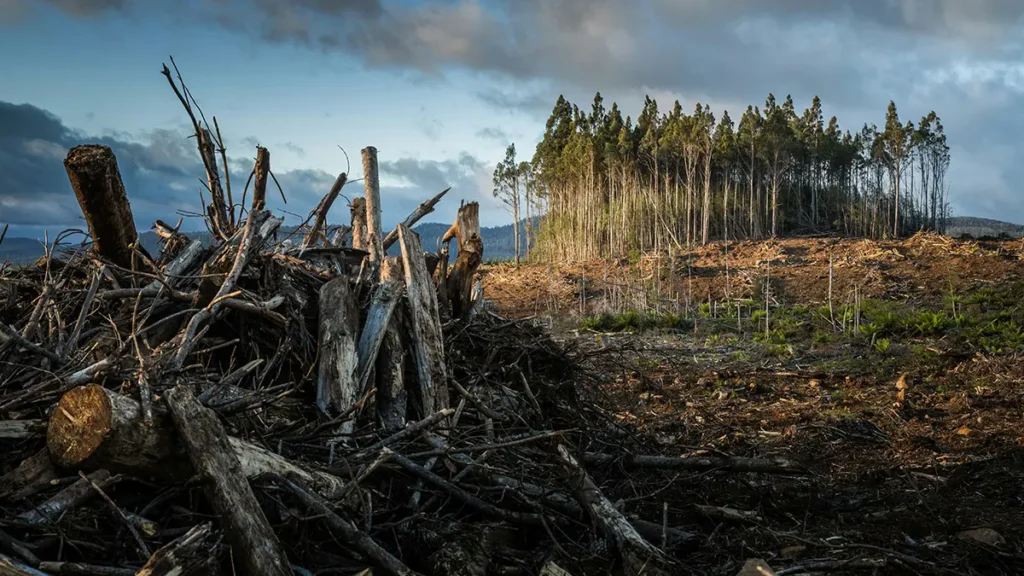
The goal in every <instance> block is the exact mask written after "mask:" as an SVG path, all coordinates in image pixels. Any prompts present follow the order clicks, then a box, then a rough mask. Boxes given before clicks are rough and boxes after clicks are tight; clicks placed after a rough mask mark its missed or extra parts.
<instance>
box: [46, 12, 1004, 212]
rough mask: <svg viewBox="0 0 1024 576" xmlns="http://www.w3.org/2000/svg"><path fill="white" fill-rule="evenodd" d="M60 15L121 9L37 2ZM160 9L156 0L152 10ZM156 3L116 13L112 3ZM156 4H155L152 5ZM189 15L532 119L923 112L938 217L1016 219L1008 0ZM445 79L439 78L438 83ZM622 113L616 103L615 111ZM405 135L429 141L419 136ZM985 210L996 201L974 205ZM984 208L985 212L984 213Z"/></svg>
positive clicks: (859, 118) (846, 118)
mask: <svg viewBox="0 0 1024 576" xmlns="http://www.w3.org/2000/svg"><path fill="white" fill-rule="evenodd" d="M49 1H50V3H51V4H53V5H55V6H57V7H58V8H60V9H63V10H66V11H68V12H69V13H70V14H73V15H75V16H86V15H90V14H100V13H103V11H105V10H111V9H126V8H125V5H126V4H128V3H129V2H130V0H120V1H118V0H107V1H103V0H49ZM169 1H170V0H161V2H164V3H166V2H169ZM150 3H152V4H157V3H159V2H158V1H157V0H148V1H147V2H143V1H142V0H134V3H131V4H130V6H131V7H132V8H134V9H136V10H137V11H138V10H141V9H142V7H143V6H150V5H151V4H150ZM168 5H169V4H168ZM187 6H190V7H197V6H198V7H199V12H197V14H196V16H197V18H201V17H205V18H212V19H213V21H215V22H217V23H219V24H220V25H222V26H225V27H227V28H229V29H230V30H233V31H236V32H239V33H242V34H248V35H250V36H253V37H258V38H262V39H265V40H268V41H271V42H279V43H287V44H293V45H300V46H306V47H309V48H312V49H316V50H321V51H332V52H339V53H343V54H345V55H347V56H349V57H352V58H354V59H356V60H358V61H360V62H362V63H363V64H364V65H365V66H367V67H370V68H376V69H384V70H396V71H402V72H406V73H408V72H411V73H416V74H420V75H423V76H428V77H431V78H435V79H436V78H443V77H445V76H446V75H448V74H449V73H450V72H453V71H458V72H459V73H460V77H465V74H464V73H465V72H469V73H470V76H473V77H475V78H476V79H477V80H482V86H483V87H480V84H478V85H477V86H474V87H472V88H470V90H472V91H473V92H474V93H475V94H476V95H477V97H478V98H479V99H480V100H481V101H482V102H484V103H485V104H487V105H488V106H489V107H491V108H493V109H495V110H496V111H497V112H499V113H501V112H504V113H508V114H514V115H515V114H517V115H526V116H527V117H529V118H532V119H534V120H536V121H537V122H538V130H537V132H538V133H539V132H540V122H543V120H544V119H545V118H546V117H547V115H548V114H549V113H550V111H551V107H552V105H553V104H554V100H555V98H556V97H557V96H558V94H560V93H564V94H565V95H566V96H567V97H568V98H569V99H570V100H571V101H573V102H576V103H577V104H579V105H581V106H586V107H589V104H590V98H591V97H592V95H593V93H594V92H595V91H598V90H600V91H601V92H602V93H603V94H604V96H605V100H606V103H610V102H611V101H613V100H616V101H618V102H619V103H620V106H621V107H622V108H623V112H624V114H630V113H632V114H633V115H634V116H635V114H636V113H637V112H638V108H639V106H640V104H641V103H642V101H643V98H642V97H643V94H645V93H647V94H652V95H653V94H656V95H658V96H659V104H660V105H661V108H662V109H663V110H664V109H667V108H669V107H670V105H671V100H672V99H676V98H678V99H679V100H680V101H682V102H686V103H688V105H687V106H686V107H687V108H690V107H691V106H692V104H690V103H693V102H695V101H702V102H708V103H710V104H711V105H712V106H713V108H715V110H716V115H720V111H721V110H722V108H723V107H728V109H729V111H730V113H731V115H732V116H733V118H734V119H737V120H738V118H739V116H740V113H741V112H742V109H743V108H745V106H746V104H748V103H751V104H760V103H762V102H763V101H764V99H765V96H766V95H767V94H768V93H769V92H772V93H774V94H775V95H776V96H777V97H778V98H779V99H780V100H781V99H782V98H783V97H784V96H785V95H787V94H791V95H792V96H793V98H794V100H795V101H796V103H797V106H798V107H801V108H802V107H804V106H807V105H808V104H809V102H810V100H811V98H812V96H814V95H818V96H820V97H821V98H822V100H823V103H824V105H825V107H826V113H827V114H835V115H836V116H837V117H838V118H839V120H840V123H841V125H842V127H843V128H845V129H850V130H854V131H856V130H857V129H858V127H859V125H860V124H862V123H864V122H876V123H881V122H882V120H883V117H884V111H885V106H886V104H888V102H889V100H890V99H892V100H895V101H896V103H897V104H898V106H899V107H900V111H901V115H902V116H903V117H904V119H912V120H916V119H917V118H919V117H920V116H921V115H923V114H925V113H926V112H928V111H929V110H932V109H934V110H935V111H936V112H937V113H938V114H939V115H940V116H941V117H942V119H943V122H944V124H945V125H946V127H947V132H948V134H949V138H950V145H951V147H952V149H953V150H952V151H953V160H952V164H951V167H950V181H951V183H952V185H953V188H952V194H953V197H954V201H955V205H957V206H962V207H963V210H964V211H966V212H974V211H981V212H983V214H980V215H988V216H996V217H1004V218H1006V217H1010V214H1012V217H1013V218H1015V219H1017V220H1024V204H1022V203H1021V202H1020V201H1017V200H1016V199H1015V198H1016V197H1017V195H1016V194H1015V193H1014V192H1015V191H1016V189H1017V183H1018V182H1021V181H1024V165H1022V164H1021V163H1020V162H1017V161H1015V160H1013V159H1006V158H1004V155H1003V154H1002V152H1001V150H1003V149H1005V147H1007V146H1014V145H1016V144H1017V139H1018V138H1019V134H1020V131H1019V130H1018V129H1016V128H1014V126H1015V125H1016V124H1019V123H1020V121H1019V120H1016V119H1017V118H1019V117H1020V115H1019V113H1018V111H1019V110H1020V109H1022V108H1024V67H1022V65H1021V64H1020V62H1022V61H1024V42H1021V41H1020V38H1024V2H1022V1H1020V0H970V1H967V0H828V1H825V0H728V1H712V0H420V1H416V2H413V1H409V0H349V1H344V0H298V1H296V0H194V1H193V2H191V3H188V4H187ZM451 77H455V75H451ZM627 99H628V100H627ZM420 129H421V130H423V131H425V132H427V133H428V134H429V133H430V131H431V130H434V128H433V127H432V126H431V125H429V124H427V125H426V126H421V127H420ZM986 195H988V196H990V197H992V198H996V197H998V198H1000V199H1001V200H1000V201H999V202H1000V204H998V205H994V204H993V203H992V202H991V201H988V202H987V203H986V202H982V201H979V200H977V198H978V197H982V196H986ZM1000 207H1002V208H1003V209H1000Z"/></svg>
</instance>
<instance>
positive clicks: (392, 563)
mask: <svg viewBox="0 0 1024 576" xmlns="http://www.w3.org/2000/svg"><path fill="white" fill-rule="evenodd" d="M268 479H270V480H273V481H274V482H276V483H278V484H280V485H281V486H284V487H285V488H286V489H287V490H288V491H289V492H291V493H292V495H293V496H295V497H296V498H297V499H298V500H299V501H300V502H302V504H303V505H304V506H306V507H307V508H310V509H311V510H312V511H313V512H314V513H315V514H316V515H317V516H320V517H322V518H323V520H324V521H325V522H326V523H327V525H328V526H329V527H330V528H331V530H332V531H333V532H334V533H335V534H336V535H337V536H340V537H341V539H342V540H343V541H344V542H345V544H347V545H349V546H352V547H353V548H355V549H356V550H358V551H359V552H360V553H361V554H363V555H364V556H366V557H367V558H369V559H370V560H371V561H372V562H373V564H374V565H376V566H377V567H379V568H381V569H382V570H384V571H386V572H387V573H388V574H393V575H395V576H417V574H418V573H417V572H415V571H413V570H412V569H410V568H409V567H408V566H406V565H405V564H404V563H403V562H402V561H401V560H399V559H398V558H395V557H394V556H393V555H392V554H391V553H390V552H388V551H387V550H385V549H383V548H381V547H380V546H379V545H378V544H377V543H376V542H374V541H373V539H372V538H370V537H369V536H368V535H367V534H366V533H365V532H362V531H360V530H359V529H358V528H356V527H355V526H354V525H352V524H351V523H350V522H348V521H347V520H345V519H344V518H342V517H341V516H338V515H337V514H335V513H334V512H332V511H331V509H330V508H328V507H327V505H326V504H325V503H324V502H323V501H322V500H320V499H319V498H317V497H316V496H314V495H312V494H310V493H309V492H307V491H306V490H304V489H303V488H302V487H301V486H299V485H297V484H295V483H294V482H292V481H290V480H288V479H286V478H282V477H280V476H277V475H268Z"/></svg>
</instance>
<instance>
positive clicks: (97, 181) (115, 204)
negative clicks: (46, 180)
mask: <svg viewBox="0 0 1024 576" xmlns="http://www.w3.org/2000/svg"><path fill="white" fill-rule="evenodd" d="M64 168H65V170H67V173H68V180H70V181H71V188H72V189H73V190H74V191H75V198H77V199H78V205H79V206H80V207H81V208H82V214H83V215H84V216H85V222H86V224H87V225H88V227H89V234H90V235H91V236H92V241H93V245H94V246H95V248H96V251H97V252H99V254H100V255H101V256H103V257H104V258H107V259H109V260H110V261H111V262H113V263H114V264H117V265H118V266H121V267H122V268H131V266H132V248H131V247H132V245H133V244H135V243H136V242H138V240H139V235H138V232H137V231H136V230H135V220H134V219H133V218H132V208H131V205H130V204H129V203H128V194H127V193H126V192H125V189H124V183H123V182H122V181H121V172H120V171H119V170H118V168H117V158H116V157H114V152H113V150H111V149H110V148H109V147H107V146H100V145H98V144H85V145H82V146H75V147H74V148H72V149H71V150H69V151H68V155H67V157H66V158H65V159H64Z"/></svg>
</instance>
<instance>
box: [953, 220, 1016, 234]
mask: <svg viewBox="0 0 1024 576" xmlns="http://www.w3.org/2000/svg"><path fill="white" fill-rule="evenodd" d="M946 234H947V235H949V236H952V237H953V238H960V237H961V236H970V237H971V238H998V237H999V236H1001V235H1004V234H1005V235H1006V236H1009V237H1011V238H1021V237H1024V226H1022V225H1020V224H1012V223H1010V222H1002V221H1000V220H991V219H989V218H975V217H973V216H955V217H952V218H950V219H949V220H948V222H947V224H946Z"/></svg>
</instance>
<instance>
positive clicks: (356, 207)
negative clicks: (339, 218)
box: [351, 198, 368, 250]
mask: <svg viewBox="0 0 1024 576" xmlns="http://www.w3.org/2000/svg"><path fill="white" fill-rule="evenodd" d="M351 208H352V247H353V248H355V249H356V250H367V248H368V246H367V241H366V240H367V239H366V235H367V233H368V232H367V229H366V198H353V199H352V204H351Z"/></svg>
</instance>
